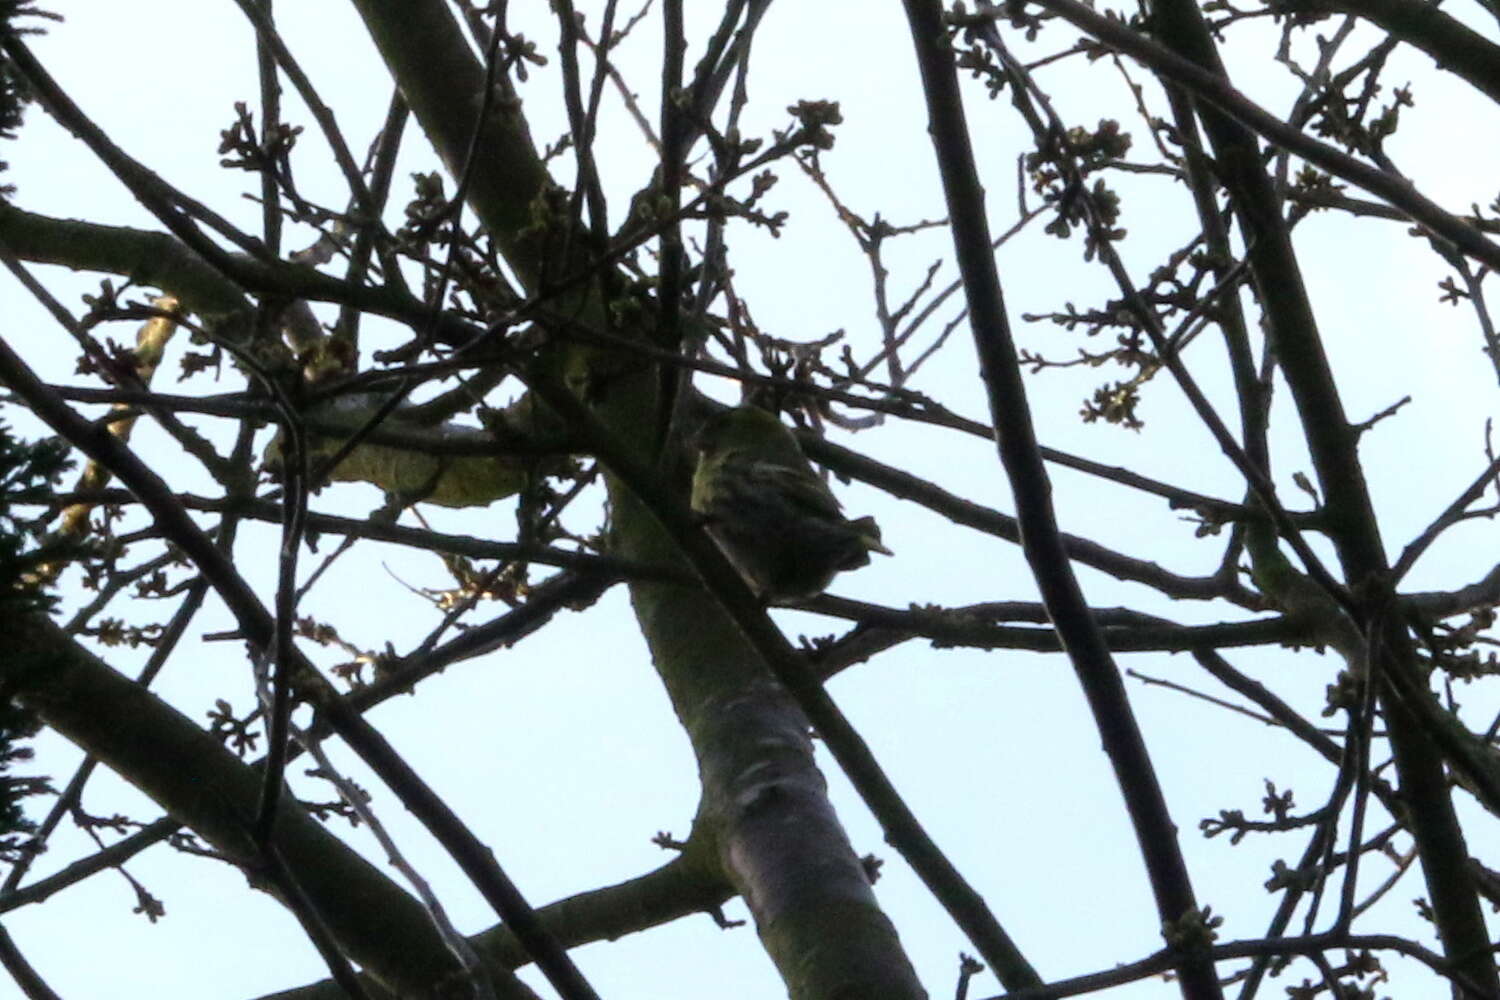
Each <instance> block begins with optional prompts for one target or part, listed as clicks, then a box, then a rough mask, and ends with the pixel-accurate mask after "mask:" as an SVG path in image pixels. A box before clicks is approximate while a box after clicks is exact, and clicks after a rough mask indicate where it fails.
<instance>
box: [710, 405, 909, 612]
mask: <svg viewBox="0 0 1500 1000" xmlns="http://www.w3.org/2000/svg"><path fill="white" fill-rule="evenodd" d="M697 443H698V452H699V454H698V465H697V469H696V470H695V472H694V474H693V496H692V505H693V509H694V510H696V511H698V512H699V513H701V514H702V515H704V517H705V520H706V524H707V528H708V531H709V534H711V535H712V536H713V538H714V540H715V541H716V542H718V543H719V548H720V549H722V550H723V551H724V554H725V555H726V556H727V557H728V558H729V561H730V562H731V563H733V564H734V566H735V568H736V569H738V570H739V572H740V575H741V576H742V577H744V578H745V582H746V583H747V584H749V585H750V588H751V589H752V590H754V591H755V592H756V593H757V594H758V595H759V596H760V597H762V598H763V599H765V600H768V601H794V600H802V599H805V598H809V597H814V596H816V595H817V594H820V593H822V592H823V589H824V588H825V587H827V586H828V584H829V583H830V582H831V581H832V580H833V578H834V576H835V575H836V574H838V573H841V572H843V571H844V570H850V569H858V568H859V567H861V566H865V565H868V564H869V562H870V553H871V552H882V553H884V554H886V555H890V554H891V553H890V550H889V549H887V548H886V547H885V546H884V545H882V544H881V542H880V528H879V526H878V525H876V523H875V519H874V518H871V517H861V518H858V519H856V520H852V521H851V520H849V519H848V518H846V517H845V516H844V515H843V512H842V510H841V508H840V506H839V502H838V499H837V498H836V497H835V496H834V495H833V491H832V490H830V489H829V488H828V484H827V483H825V482H823V480H822V479H821V478H820V477H819V476H818V474H817V472H815V471H814V470H813V467H812V463H810V462H809V461H808V460H807V457H806V456H805V455H803V454H802V448H801V446H800V445H798V444H797V438H796V437H795V436H794V435H793V434H792V432H791V430H790V429H788V428H787V426H786V425H785V424H783V423H782V422H781V421H780V420H778V419H776V417H775V416H773V415H772V414H770V413H767V412H766V411H765V410H762V409H760V408H758V407H754V406H741V407H738V408H736V409H733V410H726V411H724V412H723V413H720V414H718V415H716V416H714V417H712V418H710V419H709V420H708V421H707V422H706V423H705V424H704V426H703V428H702V430H701V431H700V432H699V434H698V439H697Z"/></svg>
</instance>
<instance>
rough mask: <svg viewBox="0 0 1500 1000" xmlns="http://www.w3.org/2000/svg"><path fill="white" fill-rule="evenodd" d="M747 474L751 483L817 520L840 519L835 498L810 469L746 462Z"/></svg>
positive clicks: (840, 515) (765, 461) (779, 464)
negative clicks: (760, 485) (820, 518)
mask: <svg viewBox="0 0 1500 1000" xmlns="http://www.w3.org/2000/svg"><path fill="white" fill-rule="evenodd" d="M746 472H747V473H748V475H749V478H750V479H751V480H753V481H755V482H758V483H761V484H764V486H765V487H766V489H767V490H768V491H770V492H772V493H774V494H775V495H778V496H781V497H783V498H784V499H785V500H786V501H787V502H788V503H790V504H791V505H792V506H794V507H796V508H799V509H801V510H803V511H805V512H807V513H809V514H812V515H814V516H817V517H827V518H842V517H843V514H842V513H841V511H840V507H839V501H838V498H837V497H835V496H834V495H833V491H832V490H830V489H829V488H828V484H827V483H825V482H823V480H821V479H819V478H818V475H817V473H815V472H813V471H812V469H811V468H810V467H805V466H792V465H786V464H784V463H782V462H773V461H768V460H765V459H758V460H753V461H751V462H749V463H748V468H747V469H746Z"/></svg>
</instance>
